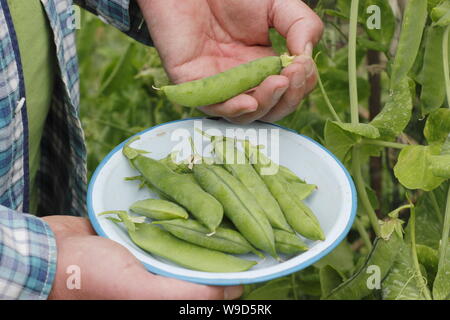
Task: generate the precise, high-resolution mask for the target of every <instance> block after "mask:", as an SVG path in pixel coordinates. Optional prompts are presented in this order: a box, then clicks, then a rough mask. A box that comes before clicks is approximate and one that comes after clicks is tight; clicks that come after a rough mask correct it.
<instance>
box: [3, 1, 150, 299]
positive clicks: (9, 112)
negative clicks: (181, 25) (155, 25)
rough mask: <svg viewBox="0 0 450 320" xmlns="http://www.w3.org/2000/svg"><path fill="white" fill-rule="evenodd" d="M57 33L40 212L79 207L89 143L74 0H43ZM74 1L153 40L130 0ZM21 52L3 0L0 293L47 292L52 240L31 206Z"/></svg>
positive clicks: (78, 211) (41, 295)
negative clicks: (84, 125)
mask: <svg viewBox="0 0 450 320" xmlns="http://www.w3.org/2000/svg"><path fill="white" fill-rule="evenodd" d="M41 2H42V4H43V6H44V8H45V11H46V13H47V16H48V19H49V22H50V26H51V28H52V31H53V35H54V42H55V48H56V55H57V60H58V64H59V70H58V71H59V72H58V73H57V76H56V79H55V89H54V93H53V99H52V105H51V107H50V111H49V114H48V118H47V120H46V125H45V129H44V134H43V138H42V142H41V154H42V155H41V165H40V171H39V173H38V176H37V178H36V183H37V185H38V188H39V197H40V204H39V210H38V212H39V215H47V214H69V215H77V216H81V215H84V213H85V211H86V209H85V196H86V148H85V145H84V139H83V131H82V128H81V125H80V120H79V117H78V115H79V112H78V106H79V88H78V84H79V75H78V66H77V58H76V48H75V33H74V31H75V30H74V29H75V28H74V23H73V22H74V21H75V17H74V12H76V11H75V10H74V8H73V6H72V1H71V0H41ZM75 2H76V3H77V4H78V5H80V6H82V7H84V8H86V9H87V10H89V11H91V12H93V13H94V14H97V15H98V16H100V17H101V18H102V19H103V20H104V21H106V22H107V23H109V24H111V25H113V26H115V27H117V28H118V29H119V30H121V31H123V32H124V33H126V34H128V35H130V36H132V37H133V38H135V39H137V40H139V41H141V42H143V43H145V44H150V38H149V35H148V32H147V28H146V26H145V24H142V21H143V20H142V15H141V14H140V12H139V10H138V7H137V4H136V3H135V2H134V1H132V0H84V1H83V0H80V1H77V0H75ZM26 107H27V105H26V93H25V86H24V79H23V72H22V66H21V61H20V53H19V51H18V42H17V39H16V35H15V31H14V26H13V23H12V19H11V16H10V13H9V9H8V5H7V1H6V0H0V299H1V298H3V299H46V298H47V296H48V294H49V292H50V290H51V287H52V283H53V280H54V276H55V266H56V246H55V239H54V235H53V233H52V231H51V230H50V228H49V227H48V225H47V224H46V223H45V222H44V221H43V220H42V219H40V218H38V217H35V216H32V215H29V214H25V213H23V212H28V211H27V210H28V206H29V176H28V119H27V111H26Z"/></svg>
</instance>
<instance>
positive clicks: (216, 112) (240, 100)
mask: <svg viewBox="0 0 450 320" xmlns="http://www.w3.org/2000/svg"><path fill="white" fill-rule="evenodd" d="M257 108H258V101H256V99H255V98H254V97H252V96H250V95H248V94H240V95H238V96H236V97H234V98H231V99H229V100H227V101H225V102H223V103H219V104H214V105H210V106H204V107H200V108H199V109H200V110H201V111H203V112H204V113H206V114H208V115H210V116H214V117H224V118H235V117H239V116H241V115H243V114H246V113H251V112H254V111H256V109H257Z"/></svg>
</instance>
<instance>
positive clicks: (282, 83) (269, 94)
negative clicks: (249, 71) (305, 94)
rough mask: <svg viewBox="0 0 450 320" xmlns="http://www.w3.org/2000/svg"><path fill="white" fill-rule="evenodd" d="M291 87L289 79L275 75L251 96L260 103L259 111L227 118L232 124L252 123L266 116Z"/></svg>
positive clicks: (267, 79) (268, 78)
mask: <svg viewBox="0 0 450 320" xmlns="http://www.w3.org/2000/svg"><path fill="white" fill-rule="evenodd" d="M288 87H289V79H288V78H287V77H286V76H282V75H275V76H270V77H267V78H266V79H265V80H264V81H263V82H262V83H261V84H260V85H259V86H258V87H257V88H255V90H254V91H253V92H252V93H251V94H250V95H251V96H252V97H253V98H255V99H256V101H258V109H257V110H256V111H255V112H251V113H247V114H244V115H242V116H240V117H234V118H227V120H228V121H230V122H232V123H239V124H245V123H251V122H253V121H255V120H258V119H260V118H261V117H263V116H264V115H266V114H267V113H268V112H269V111H270V110H271V109H272V108H273V107H274V106H275V105H276V104H277V103H278V102H279V101H280V99H281V97H282V96H283V94H284V93H285V92H286V90H287V89H288Z"/></svg>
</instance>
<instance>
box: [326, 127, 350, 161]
mask: <svg viewBox="0 0 450 320" xmlns="http://www.w3.org/2000/svg"><path fill="white" fill-rule="evenodd" d="M357 142H358V137H357V136H356V135H355V134H352V133H350V132H348V131H345V130H343V129H342V128H341V127H340V126H338V125H337V124H336V123H335V122H332V121H327V123H326V124H325V143H326V146H327V148H328V149H329V150H330V151H331V152H333V153H334V154H335V155H336V157H338V158H339V160H341V161H344V160H345V158H346V157H347V154H349V152H350V150H351V149H352V147H353V146H354V145H355V144H356V143H357Z"/></svg>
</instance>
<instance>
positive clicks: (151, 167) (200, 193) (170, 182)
mask: <svg viewBox="0 0 450 320" xmlns="http://www.w3.org/2000/svg"><path fill="white" fill-rule="evenodd" d="M136 139H139V137H137V138H135V139H132V140H130V141H129V142H128V143H127V144H126V145H125V147H124V148H123V154H124V155H125V156H126V157H127V158H128V159H129V160H130V163H131V164H132V166H133V167H134V168H135V169H137V170H138V171H139V172H140V173H141V174H142V176H143V177H144V178H145V180H146V181H147V182H148V183H150V184H151V185H152V186H153V187H155V188H156V189H158V190H159V191H160V192H162V193H163V194H164V195H167V196H168V197H169V198H170V199H171V200H173V201H175V202H176V203H178V204H180V205H181V206H183V207H184V208H186V209H187V210H188V211H189V212H190V213H191V214H192V215H193V216H194V217H195V218H196V219H197V220H198V221H200V222H201V223H202V224H203V225H205V226H206V227H207V228H208V229H209V230H210V232H214V231H215V230H216V228H217V227H218V226H219V224H220V222H221V221H222V217H223V207H222V205H221V204H220V202H219V201H217V200H216V199H215V198H214V197H213V196H212V195H210V194H208V193H207V192H205V191H204V190H203V189H202V188H201V187H200V186H199V185H198V184H197V183H196V182H195V181H193V179H192V176H190V175H188V174H179V173H176V172H173V171H172V170H170V168H169V167H167V166H166V165H164V164H163V163H161V162H160V161H157V160H154V159H151V158H148V157H144V156H142V155H141V153H142V151H139V150H136V149H133V148H131V147H130V143H132V142H133V141H135V140H136Z"/></svg>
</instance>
